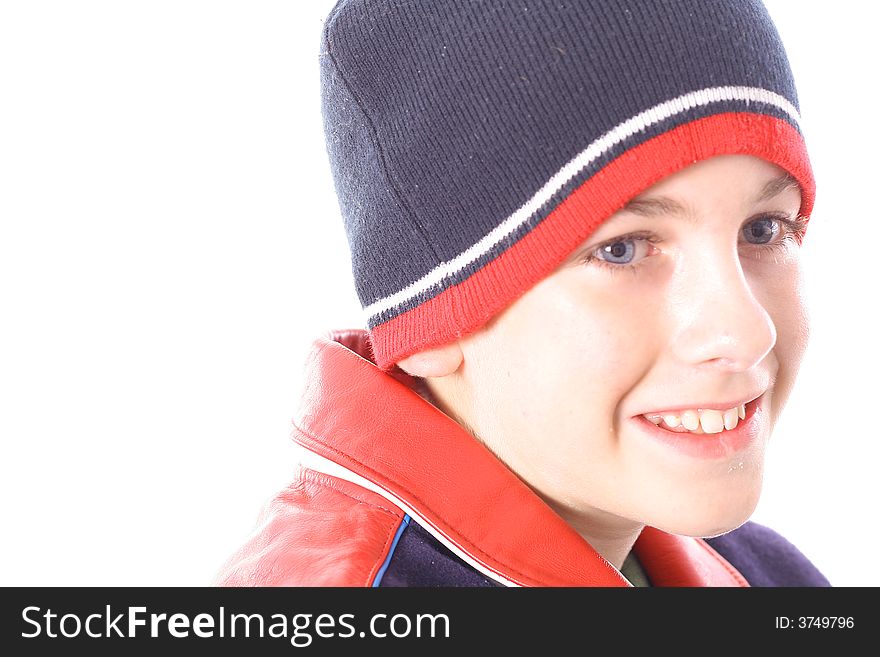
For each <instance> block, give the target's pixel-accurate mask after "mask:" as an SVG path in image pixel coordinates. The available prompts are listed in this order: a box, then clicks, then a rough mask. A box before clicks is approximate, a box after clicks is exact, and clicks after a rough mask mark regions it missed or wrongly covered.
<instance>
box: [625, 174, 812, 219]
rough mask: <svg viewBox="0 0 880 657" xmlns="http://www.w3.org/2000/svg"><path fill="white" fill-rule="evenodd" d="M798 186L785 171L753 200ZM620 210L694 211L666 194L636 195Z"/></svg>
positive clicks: (653, 213) (652, 213)
mask: <svg viewBox="0 0 880 657" xmlns="http://www.w3.org/2000/svg"><path fill="white" fill-rule="evenodd" d="M799 187H800V185H799V184H798V181H797V180H795V179H794V178H793V177H792V176H791V174H789V173H785V174H783V175H781V176H779V177H778V178H774V179H773V180H770V181H769V182H767V184H766V185H764V188H763V189H762V190H761V192H760V193H759V194H758V196H757V197H755V200H754V202H755V203H761V202H762V201H769V200H770V199H772V198H774V197H776V196H779V195H780V194H781V193H782V192H784V191H787V190H789V189H792V188H799ZM622 210H624V211H626V212H632V213H633V214H638V215H641V216H643V217H654V216H657V215H661V214H669V215H679V216H682V217H686V218H693V217H694V213H693V211H692V210H691V209H690V208H689V207H687V206H685V205H682V204H681V203H679V202H678V201H676V200H674V199H671V198H669V197H667V196H648V197H645V198H641V197H636V198H634V199H632V200H630V202H629V203H627V204H626V205H625V206H623V208H622Z"/></svg>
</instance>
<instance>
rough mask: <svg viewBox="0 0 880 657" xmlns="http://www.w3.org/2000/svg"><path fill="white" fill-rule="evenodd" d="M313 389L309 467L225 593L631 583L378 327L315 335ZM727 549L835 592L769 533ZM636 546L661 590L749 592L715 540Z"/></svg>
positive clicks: (303, 439) (308, 389)
mask: <svg viewBox="0 0 880 657" xmlns="http://www.w3.org/2000/svg"><path fill="white" fill-rule="evenodd" d="M305 381H306V383H305V386H304V394H303V400H302V403H301V407H300V410H299V413H298V415H297V417H296V418H295V420H294V431H293V437H294V439H295V440H296V441H297V442H298V443H299V444H300V445H301V446H302V447H304V448H305V450H306V451H305V452H304V454H305V458H304V464H303V465H301V466H300V469H299V471H298V473H297V476H296V478H295V480H294V481H293V482H292V483H291V484H290V485H289V486H288V487H287V488H286V489H285V490H283V491H281V492H280V493H279V494H278V495H276V496H275V497H274V498H273V499H272V500H271V501H270V502H269V503H268V505H267V506H266V508H265V509H264V511H263V514H262V516H261V519H260V521H259V523H258V527H257V528H256V530H255V532H254V533H253V534H252V535H251V537H250V538H249V539H248V540H247V542H246V543H245V545H244V546H243V547H242V548H241V549H240V550H238V551H237V552H236V553H235V554H234V555H233V556H232V557H231V558H230V559H229V560H228V561H227V563H226V564H225V565H224V566H223V568H222V569H221V571H220V573H219V574H218V575H217V577H216V579H215V582H214V583H215V584H218V585H225V586H276V585H294V586H377V585H380V584H381V585H449V586H462V585H476V586H480V585H486V586H492V585H499V584H502V585H510V586H517V585H519V586H629V582H628V581H627V580H626V579H625V578H624V577H623V576H622V575H621V573H620V572H619V571H618V570H617V569H616V568H614V567H613V566H612V565H611V564H610V563H608V562H607V561H606V560H605V559H604V558H602V557H601V556H600V555H599V554H598V553H597V552H596V551H595V550H594V549H593V548H592V547H591V546H590V545H589V544H588V543H587V542H586V541H584V539H583V538H582V537H581V536H580V535H579V534H577V533H576V532H575V531H574V530H573V529H572V528H571V527H570V526H569V525H568V524H566V523H565V522H564V521H563V520H562V519H561V518H560V517H559V516H558V515H557V514H556V513H554V512H553V511H552V510H551V509H550V507H548V506H547V505H546V504H545V503H544V502H543V501H542V500H541V499H540V498H539V497H538V496H537V495H536V494H535V493H534V492H532V490H531V489H529V488H528V487H527V486H526V485H525V484H524V483H523V482H522V481H521V480H520V479H518V478H517V477H516V476H515V475H514V474H513V473H512V472H511V471H510V470H509V469H508V468H507V467H506V466H505V465H504V464H503V463H502V462H501V461H499V460H498V459H497V458H496V457H495V456H494V455H493V454H492V453H491V452H490V451H489V450H488V449H486V448H485V447H483V445H481V444H480V443H479V442H478V441H476V440H474V439H473V438H472V437H471V436H470V434H468V433H467V432H466V431H465V430H464V429H463V428H462V427H461V426H460V425H458V424H457V423H456V422H454V421H453V420H452V419H451V418H449V417H448V416H447V415H445V414H444V413H442V412H441V411H439V410H438V409H437V408H436V407H434V406H433V405H432V404H430V403H429V402H428V401H426V400H425V399H424V398H422V397H421V396H420V395H419V394H418V393H417V392H416V391H415V389H414V386H415V384H416V381H415V380H414V379H413V378H412V377H410V376H409V375H407V374H406V373H404V372H403V371H402V370H400V369H395V370H394V371H392V372H391V373H386V372H383V371H382V370H380V369H379V368H377V367H376V366H375V365H374V364H373V363H372V361H371V360H370V347H369V341H368V337H367V333H366V332H365V331H360V330H351V331H340V332H335V333H333V334H331V335H329V336H328V337H326V338H320V339H318V340H316V341H315V343H314V347H313V349H312V352H311V354H310V356H309V358H308V362H307V372H306V379H305ZM725 541H726V542H724V543H723V544H719V547H724V551H725V552H726V553H727V555H728V557H730V556H731V555H733V556H735V557H737V559H738V560H739V561H740V562H741V563H742V564H744V565H746V566H748V568H749V570H750V572H751V573H752V575H751V577H752V579H753V582H752V583H758V584H759V585H799V586H800V585H808V586H814V585H827V584H828V583H827V580H825V579H824V577H822V576H821V574H819V573H818V571H816V570H815V568H814V567H813V566H812V564H810V563H809V562H808V561H807V560H806V559H805V558H804V557H803V555H801V554H800V553H799V552H797V550H796V549H795V548H794V547H793V546H791V545H790V544H789V543H787V542H786V541H785V540H784V539H782V538H781V537H779V536H778V535H777V534H775V533H773V532H772V531H770V530H767V529H766V528H761V527H760V526H759V525H754V523H746V526H744V527H743V528H740V529H739V530H736V531H735V532H733V533H731V535H728V537H727V538H726V539H725ZM768 546H769V547H768ZM633 550H634V552H635V554H636V555H637V557H638V560H639V562H640V563H641V565H642V567H643V569H644V570H645V572H646V574H647V576H648V578H649V580H650V583H651V584H652V585H653V586H749V581H748V580H747V577H746V576H744V574H743V573H742V572H740V570H738V568H736V567H734V565H732V563H731V562H730V561H729V560H728V558H725V557H724V556H722V554H721V553H720V552H719V551H718V550H716V549H715V548H713V547H712V545H711V544H710V542H709V541H706V540H702V539H697V538H688V537H680V536H674V535H670V534H667V533H664V532H662V531H659V530H657V529H654V528H651V527H645V529H644V530H643V531H642V533H641V535H640V537H639V539H638V540H637V542H636V543H635V546H634V548H633ZM759 553H760V554H761V555H762V556H761V559H760V560H758V561H759V562H760V563H758V565H757V567H755V563H756V560H755V559H754V555H755V554H759ZM767 555H770V557H768V556H767Z"/></svg>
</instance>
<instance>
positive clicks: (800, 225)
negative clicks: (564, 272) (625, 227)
mask: <svg viewBox="0 0 880 657" xmlns="http://www.w3.org/2000/svg"><path fill="white" fill-rule="evenodd" d="M761 219H770V220H773V221H777V222H779V223H780V224H781V226H782V229H781V231H780V233H781V235H782V236H781V237H778V238H777V239H776V240H775V241H774V242H768V243H767V244H751V246H755V247H758V248H760V249H762V250H763V251H767V252H768V253H771V254H772V253H774V252H776V251H778V250H781V249H782V248H784V247H785V243H786V241H788V240H795V241H796V242H797V243H798V244H800V243H801V241H802V240H803V238H804V233H805V232H806V230H807V222H808V219H807V218H806V217H804V216H802V215H797V216H796V217H795V218H794V219H791V218H789V217H788V216H787V215H781V214H763V215H760V216H758V217H753V218H752V219H749V220H748V221H747V222H745V223H744V224H743V226H741V227H740V230H742V227H744V226H747V225H748V224H750V223H753V222H755V221H760V220H761ZM627 240H645V241H647V242H649V243H650V245H651V246H652V247H653V246H654V245H656V244H660V243H662V242H663V240H662V239H661V238H659V237H658V236H657V235H656V234H655V233H652V232H651V231H646V230H640V231H635V232H632V233H627V234H626V235H621V236H619V237H615V238H614V239H610V240H607V241H605V242H602V243H601V244H597V245H596V246H595V247H593V248H591V249H590V250H589V252H588V253H587V254H586V255H584V256H582V257H581V262H582V263H584V264H596V265H598V266H600V267H602V268H603V269H605V270H607V271H610V272H611V273H615V274H617V273H622V272H625V271H627V272H630V273H633V274H634V273H635V272H636V270H637V269H638V268H639V266H640V265H641V263H642V262H643V261H644V260H645V259H644V258H643V259H642V260H639V261H638V262H636V263H633V264H614V263H611V262H608V261H606V260H603V259H602V258H597V257H596V256H594V255H593V254H594V253H595V252H596V251H598V250H599V249H603V248H605V247H606V246H611V245H612V244H617V243H618V242H626V241H627Z"/></svg>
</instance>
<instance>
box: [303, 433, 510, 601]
mask: <svg viewBox="0 0 880 657" xmlns="http://www.w3.org/2000/svg"><path fill="white" fill-rule="evenodd" d="M299 448H300V452H301V456H300V465H302V466H303V467H305V468H308V469H310V470H314V471H316V472H321V473H323V474H326V475H329V476H331V477H337V478H339V479H344V480H345V481H348V482H351V483H353V484H356V485H358V486H361V487H362V488H366V489H367V490H371V491H373V492H374V493H376V494H378V495H381V496H382V497H384V498H385V499H386V500H388V501H389V502H391V504H393V505H394V506H396V507H398V508H399V509H400V510H401V511H403V512H404V513H406V514H408V515H409V516H410V517H411V518H413V519H414V520H416V521H417V522H418V523H419V524H420V525H421V526H422V527H423V528H424V529H425V531H426V532H428V533H429V534H431V536H433V537H434V538H436V539H437V540H438V541H440V543H442V544H443V545H445V546H446V547H447V548H449V550H451V551H452V553H453V554H455V555H456V556H457V557H458V558H460V559H461V560H462V561H464V562H465V563H466V564H468V565H469V566H471V567H472V568H474V569H475V570H477V571H479V572H480V573H482V574H483V575H485V576H486V577H488V578H490V579H492V580H494V581H496V582H498V583H500V584H503V585H504V586H511V587H514V586H516V587H518V586H522V585H521V584H518V583H517V582H514V581H513V580H510V579H507V578H506V577H504V575H502V574H500V573H498V572H496V571H494V570H492V569H491V568H489V567H488V566H486V565H485V564H483V563H481V562H480V561H478V560H477V559H476V558H475V557H473V556H472V555H470V554H468V553H467V552H465V551H464V550H463V549H462V548H461V547H459V546H458V545H456V544H455V543H453V542H452V541H451V540H450V539H449V538H447V537H446V536H445V535H444V534H443V533H441V532H440V530H438V529H437V528H436V527H434V526H433V525H432V524H431V523H430V522H429V521H428V520H426V519H425V518H424V517H423V516H422V515H421V514H420V513H419V512H418V511H416V510H415V509H413V508H412V507H411V506H409V505H408V504H406V503H405V502H404V501H402V500H401V499H400V498H398V497H396V496H395V495H393V494H392V493H389V492H388V491H387V490H385V489H384V488H382V487H381V486H379V485H378V484H376V483H375V482H372V481H370V480H369V479H367V478H366V477H362V476H361V475H359V474H357V473H356V472H352V471H351V470H349V469H348V468H346V467H345V466H343V465H339V464H338V463H336V462H335V461H331V460H330V459H328V458H325V457H323V456H321V455H320V454H316V453H315V452H313V451H311V450H310V449H307V448H306V447H303V446H301V445H300V446H299Z"/></svg>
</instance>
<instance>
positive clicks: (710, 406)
mask: <svg viewBox="0 0 880 657" xmlns="http://www.w3.org/2000/svg"><path fill="white" fill-rule="evenodd" d="M764 392H766V390H765V391H764ZM763 395H764V393H763V392H762V393H760V394H758V395H754V396H751V397H746V399H747V400H748V401H744V400H743V399H738V400H736V401H731V402H721V403H718V402H706V403H704V404H691V405H690V406H668V407H664V408H663V409H662V410H659V411H648V412H647V413H643V415H669V414H670V413H678V412H680V411H688V410H701V411H702V410H713V411H726V410H728V409H731V408H736V407H737V406H740V405H741V404H746V405H748V404H750V403H752V402H753V401H755V400H756V399H759V398H760V397H762V396H763Z"/></svg>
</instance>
